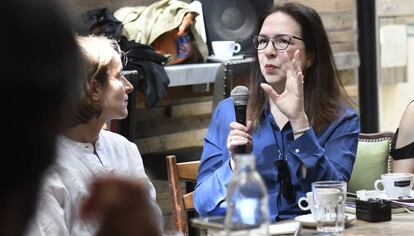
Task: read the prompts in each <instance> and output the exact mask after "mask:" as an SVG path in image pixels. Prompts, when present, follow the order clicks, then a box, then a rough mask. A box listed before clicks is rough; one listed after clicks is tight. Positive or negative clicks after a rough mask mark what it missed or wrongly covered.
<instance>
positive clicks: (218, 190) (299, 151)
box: [194, 3, 360, 221]
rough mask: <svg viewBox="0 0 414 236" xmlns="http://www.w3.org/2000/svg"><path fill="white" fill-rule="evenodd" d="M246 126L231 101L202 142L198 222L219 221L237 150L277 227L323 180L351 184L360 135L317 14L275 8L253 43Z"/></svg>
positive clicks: (196, 199) (216, 116)
mask: <svg viewBox="0 0 414 236" xmlns="http://www.w3.org/2000/svg"><path fill="white" fill-rule="evenodd" d="M253 44H254V47H255V49H256V62H255V69H256V72H255V75H254V77H252V78H251V80H250V81H249V90H250V96H249V100H248V105H247V118H248V121H247V124H246V126H244V125H242V124H239V123H237V122H235V111H234V106H233V102H232V100H231V99H230V98H229V99H225V100H223V101H222V102H221V103H220V104H219V105H218V106H217V108H216V109H215V112H214V114H213V116H212V120H211V122H210V125H209V128H208V132H207V135H206V137H205V142H204V147H203V153H202V156H201V164H200V168H199V173H198V177H197V185H196V189H195V192H194V205H195V208H196V210H197V211H198V213H199V214H200V215H201V216H209V215H222V214H224V213H225V210H226V203H225V196H226V192H227V189H226V188H227V184H228V183H229V181H230V178H231V176H232V174H233V169H234V160H233V158H235V156H234V155H233V153H234V151H235V150H236V147H237V146H239V145H245V146H246V147H247V150H248V152H251V153H252V154H254V155H255V156H256V167H257V170H258V171H259V173H260V174H261V176H262V178H263V180H264V182H265V185H266V186H267V190H268V194H269V212H270V217H271V219H272V220H273V221H279V220H283V219H288V218H292V217H295V216H297V215H300V214H305V213H307V212H303V211H302V210H300V209H299V208H298V205H297V201H298V199H299V198H300V197H303V196H305V193H306V192H308V191H311V183H312V182H315V181H321V180H343V181H348V180H349V178H350V176H351V172H352V167H353V164H354V161H355V154H356V149H357V139H358V135H359V132H360V128H359V117H358V114H357V112H356V111H355V110H354V109H353V108H352V104H353V103H352V100H351V99H350V98H349V97H348V96H347V95H346V92H345V90H344V88H343V85H342V84H341V81H340V78H339V76H338V73H337V69H336V67H335V63H334V60H333V55H332V50H331V47H330V45H329V41H328V37H327V34H326V32H325V29H324V26H323V24H322V21H321V18H320V16H319V15H318V13H317V12H316V11H315V10H313V9H312V8H310V7H307V6H304V5H301V4H295V3H287V4H285V5H281V6H276V7H274V8H273V9H272V10H271V11H270V12H269V13H267V14H266V15H265V16H264V17H263V19H262V21H261V22H260V23H259V26H258V33H257V35H256V36H255V37H254V38H253Z"/></svg>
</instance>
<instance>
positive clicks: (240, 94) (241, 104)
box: [230, 86, 249, 154]
mask: <svg viewBox="0 0 414 236" xmlns="http://www.w3.org/2000/svg"><path fill="white" fill-rule="evenodd" d="M230 96H231V98H232V99H233V103H234V110H235V113H236V121H237V123H240V124H242V125H244V126H246V109H247V100H249V89H248V88H247V87H245V86H237V87H235V88H234V89H233V90H232V91H231V93H230ZM234 152H235V154H243V153H246V145H240V146H238V147H237V148H236V149H235V151H234Z"/></svg>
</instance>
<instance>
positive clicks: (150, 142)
mask: <svg viewBox="0 0 414 236" xmlns="http://www.w3.org/2000/svg"><path fill="white" fill-rule="evenodd" d="M206 133H207V128H205V129H196V130H190V131H185V132H177V133H173V134H166V135H161V136H156V137H150V138H143V139H138V140H135V143H136V144H137V146H138V149H139V150H140V152H141V154H146V153H154V152H162V151H167V150H174V149H180V148H187V147H195V146H202V145H203V140H204V137H205V135H206Z"/></svg>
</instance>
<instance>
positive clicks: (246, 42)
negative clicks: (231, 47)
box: [200, 0, 273, 55]
mask: <svg viewBox="0 0 414 236" xmlns="http://www.w3.org/2000/svg"><path fill="white" fill-rule="evenodd" d="M200 2H201V3H202V6H203V14H204V22H205V26H206V32H207V44H208V48H209V52H210V54H212V49H211V42H212V41H218V40H235V41H237V42H239V43H240V45H241V51H240V52H239V54H248V55H252V54H253V45H252V36H253V34H254V33H255V30H256V29H255V28H256V25H257V22H258V20H259V17H260V16H261V15H262V14H263V13H264V12H265V11H267V10H268V9H269V8H270V7H271V6H272V4H273V0H202V1H200Z"/></svg>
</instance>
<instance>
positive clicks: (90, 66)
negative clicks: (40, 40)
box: [71, 35, 121, 126]
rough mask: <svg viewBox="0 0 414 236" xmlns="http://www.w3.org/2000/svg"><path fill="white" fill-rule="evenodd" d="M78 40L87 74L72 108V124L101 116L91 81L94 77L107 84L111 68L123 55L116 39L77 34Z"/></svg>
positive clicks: (100, 82)
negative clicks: (92, 96)
mask: <svg viewBox="0 0 414 236" xmlns="http://www.w3.org/2000/svg"><path fill="white" fill-rule="evenodd" d="M76 41H77V43H78V45H79V48H80V50H81V53H82V56H83V58H84V60H85V67H84V68H85V75H86V77H85V78H84V81H83V82H82V87H81V88H80V89H81V93H80V94H81V95H80V97H79V100H78V102H77V104H76V106H75V107H74V108H73V109H72V123H71V126H76V125H79V124H83V123H87V122H88V121H89V120H90V119H91V118H93V117H99V115H100V113H101V111H102V108H101V106H100V104H99V103H97V102H96V101H94V100H93V99H92V98H91V89H90V87H89V82H90V81H91V80H92V79H94V80H96V81H97V82H98V83H99V84H101V85H103V86H104V85H105V84H106V83H107V81H108V75H109V70H110V69H111V67H112V66H113V64H114V62H115V61H116V60H118V59H120V57H121V50H120V49H119V46H118V44H117V42H116V41H115V40H112V39H109V38H107V37H105V36H95V35H91V36H77V37H76Z"/></svg>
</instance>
